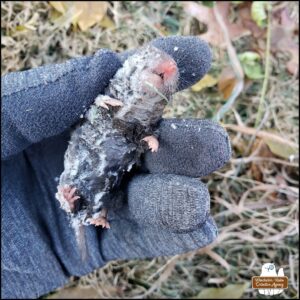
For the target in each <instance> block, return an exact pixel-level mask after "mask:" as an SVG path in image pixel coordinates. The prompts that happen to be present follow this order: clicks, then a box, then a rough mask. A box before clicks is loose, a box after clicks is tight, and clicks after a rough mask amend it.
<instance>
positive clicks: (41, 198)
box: [1, 37, 231, 298]
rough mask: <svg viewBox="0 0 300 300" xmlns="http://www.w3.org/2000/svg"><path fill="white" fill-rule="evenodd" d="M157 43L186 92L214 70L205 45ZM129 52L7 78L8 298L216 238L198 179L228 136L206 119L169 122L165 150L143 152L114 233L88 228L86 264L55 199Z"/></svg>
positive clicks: (176, 40)
mask: <svg viewBox="0 0 300 300" xmlns="http://www.w3.org/2000/svg"><path fill="white" fill-rule="evenodd" d="M152 44H153V45H154V46H156V47H158V48H160V49H162V50H164V51H166V52H167V53H169V54H170V55H171V56H172V57H173V58H174V59H175V61H176V63H177V65H178V68H179V71H180V84H179V89H184V88H186V87H188V86H190V85H192V84H194V83H195V82H197V81H198V80H199V79H200V78H201V77H203V75H204V74H205V73H206V72H207V71H208V69H209V67H210V61H211V55H210V50H209V48H208V46H207V45H206V44H205V43H203V42H202V41H200V40H199V39H198V38H195V37H167V38H159V39H156V40H154V41H153V42H152ZM131 54H132V51H128V52H125V53H122V54H120V55H117V54H115V53H113V52H111V51H108V50H100V51H98V52H97V53H96V54H95V55H94V56H91V57H82V58H76V59H72V60H69V61H67V62H66V63H64V64H61V65H49V66H44V67H40V68H36V69H32V70H29V71H25V72H16V73H10V74H8V75H6V76H4V77H3V78H2V88H3V90H2V96H1V97H2V113H3V118H2V139H1V142H2V168H3V172H2V267H3V269H2V295H3V297H4V298H13V297H16V298H24V297H25V298H28V297H37V296H40V295H42V294H45V293H48V292H50V291H51V290H53V289H55V288H58V287H59V286H62V285H63V284H65V283H66V282H67V281H68V278H69V276H71V275H74V276H82V275H84V274H87V273H89V272H91V271H92V270H93V269H95V268H98V267H101V266H103V265H104V264H105V263H106V262H108V261H110V260H113V259H130V258H146V257H148V258H150V257H155V256H161V255H171V254H178V253H182V252H187V251H190V250H194V249H198V248H201V247H203V246H206V245H207V244H209V243H211V242H212V241H213V240H214V239H215V238H216V235H217V228H216V226H215V223H214V221H213V219H212V218H211V216H210V215H209V207H210V198H209V193H208V190H207V187H206V186H205V185H204V184H203V183H201V182H200V181H199V180H198V179H196V178H195V177H201V176H205V175H207V174H209V173H211V172H213V171H214V170H216V169H218V168H220V167H222V166H223V165H224V164H225V163H226V162H227V161H228V160H229V158H230V154H231V150H230V143H229V139H228V136H227V134H226V132H225V130H224V129H223V128H222V127H220V126H219V125H218V124H216V123H214V122H212V121H209V120H196V119H194V120H193V119H189V120H179V119H171V120H163V121H162V122H161V124H160V137H159V142H160V147H159V151H158V152H157V153H152V152H150V151H148V152H147V153H146V154H145V156H144V159H143V166H142V169H141V170H142V172H141V173H139V174H137V175H135V176H133V177H132V179H131V180H130V182H129V183H128V185H127V186H126V188H125V190H124V191H125V194H126V197H125V198H123V199H122V205H121V206H119V207H116V208H115V209H114V210H110V211H109V215H108V218H109V221H110V225H111V229H109V230H107V229H104V230H103V229H100V228H96V227H93V226H88V227H86V236H87V246H88V255H89V256H88V259H87V261H86V262H83V261H81V259H80V254H79V251H78V248H77V245H76V241H75V236H74V233H73V230H72V228H71V227H70V226H69V222H68V219H67V215H66V213H65V212H64V211H63V210H62V209H60V207H59V203H58V201H57V200H56V199H55V196H54V194H55V192H56V188H57V179H58V177H59V176H60V174H61V172H62V171H63V155H64V152H65V150H66V148H67V143H68V140H69V135H70V127H71V125H73V124H75V123H76V122H77V121H78V120H79V119H80V116H81V115H82V114H84V112H85V111H86V109H88V107H89V106H90V105H91V104H92V102H93V101H94V99H95V98H96V96H97V95H98V94H100V93H102V92H103V91H104V88H105V87H106V86H107V85H108V83H109V80H110V78H112V76H113V75H114V73H115V72H116V71H117V69H118V68H119V67H120V66H121V64H122V62H123V61H124V60H125V59H126V57H127V56H128V55H131Z"/></svg>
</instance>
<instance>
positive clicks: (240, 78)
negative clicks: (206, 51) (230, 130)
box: [213, 5, 244, 121]
mask: <svg viewBox="0 0 300 300" xmlns="http://www.w3.org/2000/svg"><path fill="white" fill-rule="evenodd" d="M213 10H214V14H215V17H216V20H217V22H218V23H219V25H220V28H221V30H222V32H223V35H224V39H225V43H226V48H227V52H228V56H229V59H230V62H231V65H232V68H233V71H234V73H235V76H236V79H237V83H236V85H235V87H234V89H233V91H232V93H231V95H230V97H229V99H228V100H227V102H226V103H225V104H224V105H223V106H222V107H221V108H220V109H219V111H218V112H217V114H216V115H215V117H214V118H213V119H214V120H215V121H220V119H221V118H222V117H223V115H224V114H225V113H226V112H227V111H228V110H229V109H230V107H232V105H233V104H234V102H235V100H236V99H237V97H238V95H239V94H240V93H241V91H242V90H243V88H244V71H243V69H242V66H241V64H240V61H239V59H238V57H237V55H236V51H235V49H234V48H233V46H232V44H231V41H230V36H229V33H228V30H227V28H226V25H225V23H224V20H223V18H222V16H221V15H220V13H219V11H218V8H217V5H215V6H214V7H213Z"/></svg>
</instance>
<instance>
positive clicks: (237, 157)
mask: <svg viewBox="0 0 300 300" xmlns="http://www.w3.org/2000/svg"><path fill="white" fill-rule="evenodd" d="M208 2H209V1H208ZM232 2H234V1H232ZM235 2H238V1H235ZM197 3H198V4H201V1H198V2H197ZM294 3H296V4H294V6H293V5H291V4H289V3H287V2H280V1H274V2H273V7H275V8H276V7H281V8H285V7H288V9H289V11H290V12H296V11H298V10H299V7H298V4H297V2H294ZM230 5H231V6H230V7H231V15H233V19H234V16H235V14H236V12H237V11H238V8H237V5H239V4H233V3H231V4H230ZM231 15H230V16H231ZM1 16H2V23H1V33H2V39H1V49H2V58H1V59H2V64H1V71H2V75H4V74H6V73H8V72H12V71H16V70H26V69H29V68H33V67H37V66H40V65H44V64H49V63H59V62H64V61H66V60H67V59H69V58H72V57H76V56H80V55H89V54H92V53H94V52H95V51H96V50H97V49H99V48H103V47H105V48H110V49H112V50H114V51H123V50H126V49H131V48H136V47H138V46H139V45H142V44H144V43H146V42H148V41H150V40H152V39H153V38H155V37H158V36H164V35H171V34H181V35H196V36H198V35H199V36H200V34H201V33H202V32H203V31H205V30H206V29H207V28H205V27H206V26H203V24H201V23H199V22H198V21H197V20H196V19H195V18H193V17H191V16H189V15H188V14H187V13H186V12H185V11H184V9H183V5H182V3H180V2H176V1H156V2H148V3H143V2H135V1H125V2H122V3H121V2H110V8H109V10H108V16H110V18H111V19H112V20H113V22H114V24H115V26H114V27H112V25H108V27H109V28H103V27H102V26H103V25H102V26H100V25H99V24H96V25H94V26H92V27H91V28H89V29H88V30H87V31H84V32H83V31H81V30H80V28H78V27H74V26H73V25H71V24H70V18H69V19H68V18H67V17H65V18H61V19H57V18H58V17H59V16H60V15H59V13H58V12H57V11H55V10H54V8H53V7H52V6H51V5H50V4H49V2H42V1H34V2H33V1H31V2H30V1H27V2H26V1H25V2H21V1H20V2H13V1H12V2H8V1H6V2H5V1H4V2H1ZM295 18H297V16H296V17H295ZM298 19H299V17H298ZM295 22H297V20H296V21H295ZM298 22H299V21H298ZM272 24H273V23H272ZM272 26H273V25H272ZM208 27H209V25H208ZM271 29H272V28H271ZM257 44H258V45H257ZM232 45H233V47H234V49H235V51H236V53H238V54H240V53H243V52H245V51H257V52H259V54H260V55H261V57H262V62H261V65H262V70H263V74H264V76H263V78H261V79H260V80H250V79H249V78H247V79H246V81H245V87H244V89H243V91H242V92H241V93H240V94H239V95H238V97H237V99H236V101H235V103H234V105H233V107H232V108H231V109H229V110H228V111H227V112H226V113H225V114H224V116H223V117H222V118H221V123H222V124H223V125H224V126H225V127H226V126H227V128H228V132H229V134H230V138H231V142H232V148H233V154H232V159H231V161H230V162H229V163H228V164H227V165H226V166H225V167H224V168H222V169H220V170H218V171H216V172H214V173H213V174H211V175H209V176H207V177H206V178H204V179H202V180H203V181H204V182H206V183H207V184H208V187H209V191H210V193H211V214H212V215H213V217H214V219H215V221H216V223H217V226H218V228H219V237H218V239H217V241H216V242H215V243H213V245H211V246H210V247H207V248H205V249H201V250H198V251H193V252H190V253H187V254H184V255H178V256H174V257H161V258H156V259H153V260H135V261H115V262H111V263H109V264H108V265H106V266H105V267H104V268H102V269H99V270H95V271H94V272H93V273H92V274H90V275H88V276H86V277H83V278H80V279H79V278H74V279H73V281H72V282H71V283H70V287H72V288H65V289H64V290H63V292H64V293H67V295H69V296H70V297H71V295H72V293H73V295H74V293H75V294H76V295H77V297H78V293H80V291H79V290H81V289H82V287H87V288H88V289H87V290H84V295H85V296H86V297H87V296H89V297H98V298H107V297H118V298H126V297H127V298H131V297H137V298H150V297H151V298H183V297H184V298H190V297H195V296H197V295H198V296H199V298H200V296H201V295H199V293H200V292H201V291H203V289H204V288H208V287H218V288H222V287H225V286H227V285H229V284H242V283H246V284H248V286H247V285H246V286H245V287H244V288H243V293H242V297H243V298H257V297H259V296H258V295H257V291H256V290H253V289H252V288H251V276H255V275H259V274H260V272H261V266H262V265H263V264H264V263H266V262H271V261H272V262H274V263H275V264H276V266H277V268H279V267H282V268H283V269H284V273H285V275H286V276H288V278H289V288H288V289H287V290H285V291H284V293H282V294H281V295H280V296H279V297H280V298H297V297H299V295H298V276H299V274H298V264H299V252H298V175H299V170H298V158H297V157H296V158H295V157H294V158H293V157H291V156H289V158H284V157H282V155H275V154H274V150H273V152H271V151H270V148H268V146H266V144H265V143H263V141H262V139H261V138H255V137H254V135H253V134H251V133H250V134H249V132H248V133H245V132H243V133H242V132H241V126H243V125H244V126H246V127H247V128H254V127H255V121H256V118H257V114H258V110H259V109H258V107H259V102H260V98H261V93H262V91H263V82H264V80H265V76H266V74H265V73H264V66H265V63H266V59H267V55H269V60H270V65H271V68H270V70H271V72H270V75H269V76H268V85H267V89H266V93H265V97H264V101H265V104H266V106H265V107H266V109H265V110H264V112H266V113H265V114H263V115H262V118H261V119H260V121H261V126H260V129H261V130H263V131H267V132H271V133H274V134H276V135H278V136H280V137H281V138H282V139H283V140H284V141H289V142H291V143H295V144H298V142H299V141H298V135H299V113H298V109H299V104H298V99H299V98H298V90H299V82H298V72H295V74H294V75H293V74H291V73H290V72H289V71H288V70H287V67H286V66H287V62H288V61H289V59H290V56H289V53H288V52H285V51H273V50H274V49H275V48H274V47H275V46H274V45H273V44H271V51H270V52H269V54H267V55H265V48H266V46H265V45H266V36H264V37H260V38H255V37H254V36H253V35H252V34H250V35H247V36H244V37H242V38H239V39H238V40H236V41H233V42H232ZM272 47H273V48H272ZM212 50H213V64H212V68H211V70H210V71H209V74H210V75H212V76H213V77H214V78H218V76H220V74H221V72H222V70H223V69H224V68H225V67H226V66H228V65H230V64H231V60H230V57H229V56H228V55H227V50H226V47H225V48H223V49H220V48H219V47H217V46H212ZM225 102H226V101H225V100H224V99H223V97H222V93H220V91H219V89H218V86H217V85H214V86H212V87H206V88H204V89H202V90H201V91H199V92H195V91H193V90H192V89H191V88H189V89H187V90H185V91H183V92H180V93H178V94H177V95H176V97H175V99H174V100H173V103H172V105H171V106H169V107H168V108H167V109H166V111H165V117H179V118H184V117H196V118H211V117H213V116H214V115H215V114H216V112H217V111H218V109H219V108H220V107H221V105H223V104H224V103H225ZM242 123H243V125H242ZM230 125H238V126H237V128H236V129H234V130H232V127H231V129H230ZM283 144H284V143H283ZM280 145H281V148H282V147H283V146H282V144H280ZM277 154H278V153H277ZM74 287H75V288H74ZM74 291H75V292H74ZM60 293H62V291H61V290H60ZM59 295H60V294H59V293H54V294H52V295H50V297H59ZM230 295H232V294H230ZM61 297H63V296H61ZM261 298H263V296H261Z"/></svg>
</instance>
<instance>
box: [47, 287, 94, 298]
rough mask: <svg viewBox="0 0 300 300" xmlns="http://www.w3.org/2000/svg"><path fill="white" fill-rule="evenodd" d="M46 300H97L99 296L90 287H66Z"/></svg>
mask: <svg viewBox="0 0 300 300" xmlns="http://www.w3.org/2000/svg"><path fill="white" fill-rule="evenodd" d="M46 299H99V294H98V293H97V291H96V289H95V288H92V287H80V286H75V287H67V288H62V289H60V290H58V291H57V292H56V293H54V294H52V295H50V296H47V297H46Z"/></svg>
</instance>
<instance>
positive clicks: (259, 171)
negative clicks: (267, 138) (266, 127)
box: [250, 138, 274, 182]
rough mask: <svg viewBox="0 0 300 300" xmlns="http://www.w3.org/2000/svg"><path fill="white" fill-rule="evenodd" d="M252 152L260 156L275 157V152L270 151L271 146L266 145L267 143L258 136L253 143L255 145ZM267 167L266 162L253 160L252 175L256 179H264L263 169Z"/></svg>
mask: <svg viewBox="0 0 300 300" xmlns="http://www.w3.org/2000/svg"><path fill="white" fill-rule="evenodd" d="M251 153H252V155H253V153H255V156H258V157H265V158H268V157H274V154H273V153H272V152H271V151H270V149H269V147H268V146H267V145H266V143H265V142H264V141H263V140H262V139H260V138H257V139H256V140H255V142H254V143H253V146H252V148H251ZM264 168H267V163H266V162H255V161H254V162H252V163H251V166H250V170H251V175H252V176H251V177H252V178H253V179H255V180H256V181H261V182H264V181H263V169H264Z"/></svg>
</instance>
